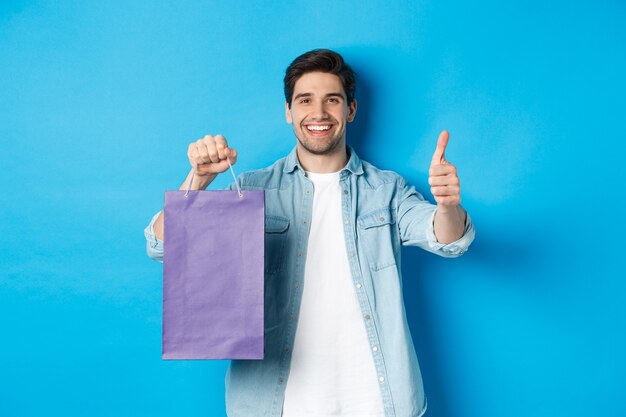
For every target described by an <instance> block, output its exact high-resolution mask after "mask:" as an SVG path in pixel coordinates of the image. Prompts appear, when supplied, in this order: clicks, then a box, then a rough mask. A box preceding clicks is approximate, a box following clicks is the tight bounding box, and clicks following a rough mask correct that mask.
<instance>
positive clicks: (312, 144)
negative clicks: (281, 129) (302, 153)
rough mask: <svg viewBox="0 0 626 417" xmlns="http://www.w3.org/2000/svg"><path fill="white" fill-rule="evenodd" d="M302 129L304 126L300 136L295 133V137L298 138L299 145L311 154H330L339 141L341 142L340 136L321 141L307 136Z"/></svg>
mask: <svg viewBox="0 0 626 417" xmlns="http://www.w3.org/2000/svg"><path fill="white" fill-rule="evenodd" d="M304 129H306V128H303V129H302V130H303V132H302V137H300V135H297V134H296V138H297V139H298V142H299V143H300V145H301V146H302V147H303V148H304V149H305V150H306V151H307V152H309V153H311V154H313V155H330V154H333V153H335V152H336V151H337V149H338V148H339V147H340V146H341V143H342V140H341V136H340V137H333V138H330V139H329V140H327V141H324V142H322V141H320V140H319V139H315V138H308V137H307V136H306V133H305V132H304Z"/></svg>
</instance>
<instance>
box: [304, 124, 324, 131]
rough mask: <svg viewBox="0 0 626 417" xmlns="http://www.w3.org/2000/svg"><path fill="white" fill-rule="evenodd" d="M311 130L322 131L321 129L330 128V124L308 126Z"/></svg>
mask: <svg viewBox="0 0 626 417" xmlns="http://www.w3.org/2000/svg"><path fill="white" fill-rule="evenodd" d="M306 128H307V129H309V130H317V131H321V130H328V129H330V125H321V126H312V125H309V126H307V127H306Z"/></svg>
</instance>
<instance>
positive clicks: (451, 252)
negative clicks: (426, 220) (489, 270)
mask: <svg viewBox="0 0 626 417" xmlns="http://www.w3.org/2000/svg"><path fill="white" fill-rule="evenodd" d="M435 212H436V210H435V211H434V212H433V215H432V218H431V221H430V224H431V227H430V228H429V229H428V230H427V239H428V246H430V248H431V249H432V252H434V253H437V254H438V255H441V256H445V257H449V258H454V257H457V256H461V255H463V254H464V253H465V252H467V249H468V248H469V246H470V244H471V243H472V241H473V240H474V235H475V232H474V225H473V224H472V219H471V218H470V215H469V213H467V212H465V230H464V232H463V236H461V237H460V238H459V239H458V240H456V241H454V242H452V243H440V242H438V241H437V237H436V236H435Z"/></svg>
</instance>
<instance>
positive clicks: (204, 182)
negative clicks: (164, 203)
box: [152, 171, 217, 240]
mask: <svg viewBox="0 0 626 417" xmlns="http://www.w3.org/2000/svg"><path fill="white" fill-rule="evenodd" d="M192 173H193V171H190V172H189V174H187V178H186V179H185V182H183V183H182V185H181V186H180V188H179V190H187V187H188V185H189V181H191V175H192ZM215 177H217V174H209V175H205V176H198V175H195V176H194V178H193V183H192V184H191V187H190V190H204V189H206V187H208V186H209V184H211V183H212V182H213V180H214V179H215ZM152 228H153V230H154V236H156V238H157V239H159V240H163V211H161V213H160V214H159V217H157V219H156V220H155V221H154V224H153V225H152Z"/></svg>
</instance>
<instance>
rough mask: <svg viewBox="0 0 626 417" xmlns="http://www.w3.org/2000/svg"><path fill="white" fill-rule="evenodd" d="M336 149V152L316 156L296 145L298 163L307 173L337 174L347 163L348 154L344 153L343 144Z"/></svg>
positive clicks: (344, 147)
mask: <svg viewBox="0 0 626 417" xmlns="http://www.w3.org/2000/svg"><path fill="white" fill-rule="evenodd" d="M337 148H338V149H337V150H336V152H332V153H330V154H325V155H316V154H313V153H311V152H308V151H307V150H306V149H304V148H303V147H302V146H301V145H300V144H298V146H297V155H298V161H300V165H301V166H302V168H303V169H304V170H305V171H307V172H315V173H318V174H325V173H331V172H338V171H341V169H342V168H343V167H345V166H346V164H347V163H348V152H347V151H346V146H345V144H344V145H341V146H338V147H337Z"/></svg>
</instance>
